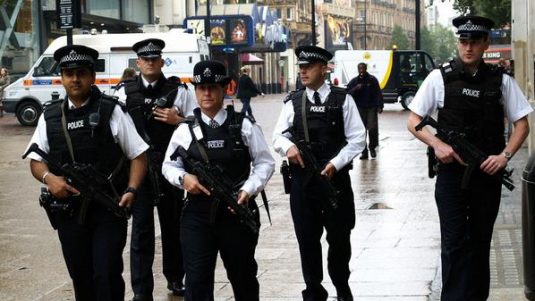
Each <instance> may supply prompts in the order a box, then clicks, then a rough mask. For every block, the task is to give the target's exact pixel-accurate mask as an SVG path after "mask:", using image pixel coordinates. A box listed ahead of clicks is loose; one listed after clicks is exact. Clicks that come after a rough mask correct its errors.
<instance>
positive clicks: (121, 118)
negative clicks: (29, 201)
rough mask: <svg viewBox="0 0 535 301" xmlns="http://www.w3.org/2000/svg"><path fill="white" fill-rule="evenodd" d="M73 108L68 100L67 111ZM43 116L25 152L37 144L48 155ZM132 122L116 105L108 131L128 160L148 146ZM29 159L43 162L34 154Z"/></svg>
mask: <svg viewBox="0 0 535 301" xmlns="http://www.w3.org/2000/svg"><path fill="white" fill-rule="evenodd" d="M88 102H89V100H87V101H86V102H84V103H83V104H82V106H85V105H87V103H88ZM74 108H75V106H74V104H73V103H72V101H71V100H70V99H69V110H72V109H74ZM44 115H45V114H41V117H39V121H38V123H37V128H36V129H35V132H34V133H33V136H32V139H31V140H30V143H29V144H28V147H27V148H26V150H27V149H28V148H29V147H30V145H32V143H37V145H39V148H40V149H42V150H43V151H44V152H45V153H47V154H48V153H50V145H49V144H48V135H47V134H46V121H45V116H44ZM135 128H136V127H135V125H134V121H132V117H130V115H128V114H126V113H124V112H123V111H122V109H121V108H120V107H119V106H118V105H116V106H115V108H114V109H113V112H112V114H111V117H110V129H111V133H112V136H113V138H114V140H115V142H116V143H118V144H119V146H120V147H121V149H122V151H123V153H124V154H125V156H126V157H127V158H128V159H129V160H133V159H135V158H136V157H137V156H139V155H141V154H142V153H143V152H144V151H146V150H147V149H148V148H149V146H148V145H147V144H146V143H145V141H143V139H141V137H140V136H139V135H138V133H137V132H136V131H135ZM28 157H29V158H30V159H33V160H37V161H43V159H42V158H41V156H39V155H38V154H36V153H31V154H29V155H28Z"/></svg>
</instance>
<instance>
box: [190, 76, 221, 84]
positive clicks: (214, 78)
mask: <svg viewBox="0 0 535 301" xmlns="http://www.w3.org/2000/svg"><path fill="white" fill-rule="evenodd" d="M226 77H227V76H226V75H221V74H215V75H213V76H212V75H210V76H204V75H194V76H193V78H192V79H191V81H192V82H194V83H201V82H214V83H219V82H221V81H222V80H223V79H225V78H226Z"/></svg>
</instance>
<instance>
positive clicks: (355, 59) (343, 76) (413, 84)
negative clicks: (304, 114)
mask: <svg viewBox="0 0 535 301" xmlns="http://www.w3.org/2000/svg"><path fill="white" fill-rule="evenodd" d="M359 63H366V64H367V65H368V73H370V74H372V75H373V76H375V77H376V78H377V80H378V81H379V85H380V86H381V89H382V91H383V99H384V102H386V103H395V102H398V101H399V102H400V103H401V105H402V106H403V108H405V109H407V108H408V106H409V104H410V102H411V101H412V99H413V98H414V95H415V94H416V91H417V90H418V87H419V86H420V84H421V83H422V81H423V80H424V79H425V77H426V76H427V74H429V72H431V71H432V70H433V69H435V63H434V62H433V59H432V58H431V56H430V55H429V54H428V53H426V52H425V51H421V50H338V51H336V52H335V54H334V75H331V81H332V82H333V83H334V84H335V85H337V86H342V87H345V86H346V85H347V83H349V81H350V80H351V79H353V78H354V77H356V76H357V75H358V74H359V73H358V68H357V66H358V64H359Z"/></svg>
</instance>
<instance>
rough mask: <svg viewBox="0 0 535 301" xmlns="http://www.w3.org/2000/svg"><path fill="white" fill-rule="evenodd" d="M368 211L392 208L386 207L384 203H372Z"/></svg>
mask: <svg viewBox="0 0 535 301" xmlns="http://www.w3.org/2000/svg"><path fill="white" fill-rule="evenodd" d="M368 209H392V207H389V206H387V205H386V204H385V203H374V204H373V205H371V206H370V207H369V208H368Z"/></svg>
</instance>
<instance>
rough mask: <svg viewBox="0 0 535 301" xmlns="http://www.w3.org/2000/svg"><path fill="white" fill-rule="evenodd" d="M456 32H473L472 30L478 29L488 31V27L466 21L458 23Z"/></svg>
mask: <svg viewBox="0 0 535 301" xmlns="http://www.w3.org/2000/svg"><path fill="white" fill-rule="evenodd" d="M457 31H458V32H474V31H480V32H489V29H488V28H487V27H486V26H484V25H478V24H473V23H471V22H467V23H465V24H463V25H459V27H458V28H457Z"/></svg>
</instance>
